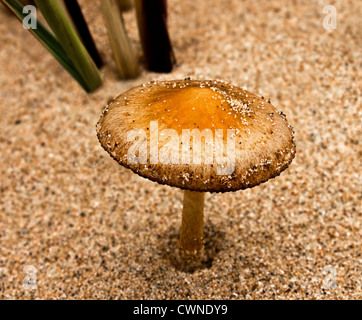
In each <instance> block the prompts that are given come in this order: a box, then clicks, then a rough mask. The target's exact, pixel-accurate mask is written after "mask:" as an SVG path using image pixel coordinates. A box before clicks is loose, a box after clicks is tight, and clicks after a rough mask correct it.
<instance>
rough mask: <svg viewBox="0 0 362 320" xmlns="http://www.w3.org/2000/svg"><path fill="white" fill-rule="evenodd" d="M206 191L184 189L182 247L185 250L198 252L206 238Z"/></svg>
mask: <svg viewBox="0 0 362 320" xmlns="http://www.w3.org/2000/svg"><path fill="white" fill-rule="evenodd" d="M204 197H205V193H204V192H195V191H188V190H185V191H184V200H183V210H182V224H181V235H180V248H181V250H182V251H183V252H190V253H198V252H200V251H201V249H202V248H203V238H204V230H203V227H204Z"/></svg>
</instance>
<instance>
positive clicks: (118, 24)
mask: <svg viewBox="0 0 362 320" xmlns="http://www.w3.org/2000/svg"><path fill="white" fill-rule="evenodd" d="M101 7H102V12H103V17H104V22H105V25H106V28H107V31H108V37H109V41H110V44H111V48H112V52H113V56H114V60H115V62H116V67H117V70H118V73H119V76H120V77H121V78H122V79H129V78H135V77H137V76H138V74H139V68H138V61H137V58H136V56H135V54H134V52H133V50H132V47H131V44H130V42H129V39H128V36H127V31H126V28H125V26H124V24H123V19H122V14H121V11H120V9H119V6H118V0H102V2H101Z"/></svg>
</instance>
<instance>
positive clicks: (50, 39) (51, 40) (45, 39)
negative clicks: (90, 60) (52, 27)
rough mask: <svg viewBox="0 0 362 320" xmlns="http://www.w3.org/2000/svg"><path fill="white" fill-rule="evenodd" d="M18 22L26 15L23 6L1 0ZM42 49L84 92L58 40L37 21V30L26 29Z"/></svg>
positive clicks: (13, 0)
mask: <svg viewBox="0 0 362 320" xmlns="http://www.w3.org/2000/svg"><path fill="white" fill-rule="evenodd" d="M1 2H2V3H3V4H4V5H5V6H7V7H8V8H9V9H10V10H11V11H12V12H13V13H14V14H15V15H16V16H17V17H18V19H19V20H20V21H23V19H24V17H25V16H27V14H23V5H22V4H21V3H20V2H19V1H18V0H1ZM28 30H29V31H30V32H31V33H32V34H33V35H34V36H35V37H36V38H37V39H38V40H39V42H40V43H41V44H42V45H44V47H45V48H46V49H47V50H48V51H49V52H50V53H51V54H52V55H53V57H54V58H55V59H56V60H57V61H58V62H59V63H60V64H61V65H62V66H63V68H64V69H65V70H67V71H68V72H69V73H70V75H71V76H72V77H73V78H74V79H75V80H76V81H77V82H78V83H79V84H80V85H81V86H82V88H83V89H84V90H86V91H88V90H87V84H86V83H85V82H84V81H83V79H82V76H81V75H80V73H79V72H78V71H77V69H76V68H75V66H74V65H73V63H72V61H71V60H69V58H68V57H67V54H66V52H65V51H64V50H63V48H62V47H61V46H60V44H59V42H58V40H57V39H56V38H55V37H54V36H53V35H52V34H51V33H50V32H49V31H48V29H47V28H46V27H45V26H44V25H43V24H42V23H41V22H40V21H37V29H28Z"/></svg>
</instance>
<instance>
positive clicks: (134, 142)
mask: <svg viewBox="0 0 362 320" xmlns="http://www.w3.org/2000/svg"><path fill="white" fill-rule="evenodd" d="M97 135H98V139H99V141H100V143H101V145H102V147H103V148H104V149H105V150H106V151H107V152H108V153H109V154H110V155H111V157H112V158H113V159H115V160H116V161H117V162H118V163H119V164H121V165H122V166H124V167H126V168H129V169H131V170H132V171H133V172H135V173H137V174H138V175H140V176H142V177H144V178H148V179H150V180H152V181H156V182H158V183H160V184H165V185H169V186H172V187H177V188H180V189H183V190H184V199H183V211H182V223H181V234H180V248H181V249H182V252H186V253H190V252H191V253H197V252H200V251H201V249H202V248H203V212H204V194H205V192H211V193H212V192H228V191H237V190H240V189H246V188H251V187H254V186H257V185H259V184H261V183H263V182H266V181H267V180H269V179H270V178H274V177H276V176H278V175H279V174H280V173H281V172H282V171H283V170H285V169H286V168H287V167H288V166H289V164H290V163H291V161H292V160H293V158H294V156H295V143H294V141H293V129H292V127H291V126H290V125H289V124H288V123H287V120H286V117H285V115H284V114H283V113H282V112H278V111H277V110H276V109H275V108H274V107H273V106H272V105H271V104H270V101H266V100H265V99H264V98H263V97H262V98H260V97H258V96H257V95H255V94H253V93H250V92H248V91H246V90H243V89H241V88H238V87H235V86H233V85H231V84H229V83H227V82H224V81H219V80H207V81H206V80H203V81H201V80H190V79H189V78H188V79H185V80H175V81H151V82H149V83H147V84H144V85H141V86H138V87H135V88H132V89H130V90H129V91H127V92H125V93H123V94H121V95H120V96H118V97H117V98H115V99H114V100H113V101H112V102H110V103H109V104H108V105H107V107H106V108H105V109H104V111H103V113H102V115H101V117H100V120H99V122H98V123H97ZM203 142H204V143H203ZM225 154H226V156H225Z"/></svg>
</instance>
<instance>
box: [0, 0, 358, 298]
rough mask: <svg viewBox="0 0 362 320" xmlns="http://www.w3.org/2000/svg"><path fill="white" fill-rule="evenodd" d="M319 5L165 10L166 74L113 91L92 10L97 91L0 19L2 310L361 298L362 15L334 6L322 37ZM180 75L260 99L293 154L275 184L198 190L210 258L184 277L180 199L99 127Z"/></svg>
mask: <svg viewBox="0 0 362 320" xmlns="http://www.w3.org/2000/svg"><path fill="white" fill-rule="evenodd" d="M327 4H328V3H327V2H324V1H273V0H267V1H249V0H246V1H217V0H207V1H191V0H183V1H175V0H170V1H169V24H170V26H169V27H170V34H171V36H172V40H173V44H174V50H175V54H176V57H177V59H178V64H177V66H176V68H175V69H174V71H173V72H172V73H171V74H155V73H150V72H148V71H145V70H143V72H142V74H141V75H140V77H138V78H137V79H135V80H130V81H120V80H119V79H118V78H117V74H116V71H115V65H114V63H113V61H112V57H111V52H110V49H109V44H108V39H107V36H106V30H105V26H104V23H103V21H102V17H101V15H100V10H99V1H84V0H83V1H81V5H82V8H83V9H84V12H85V13H86V15H87V19H88V20H89V22H90V25H91V30H92V32H93V34H94V36H95V39H96V42H97V45H98V46H99V48H100V51H101V54H102V56H103V57H104V60H105V63H106V65H105V67H104V68H103V69H102V73H103V75H104V85H103V86H102V87H101V88H100V89H99V90H98V91H96V92H95V93H92V94H86V93H84V92H83V91H82V89H81V88H80V87H79V86H78V85H77V84H76V83H75V81H74V80H73V79H72V78H71V77H70V76H69V75H68V74H67V73H66V72H65V71H64V70H63V69H62V68H61V67H60V66H59V65H58V63H57V62H56V61H55V60H54V59H53V58H52V56H51V55H50V54H49V53H48V52H46V51H45V50H44V48H43V47H42V46H41V45H40V44H39V43H38V42H36V41H35V40H34V38H33V37H32V36H31V35H30V33H28V32H27V31H25V30H24V29H23V28H22V27H21V24H20V23H19V22H18V21H17V20H16V19H14V18H12V17H11V16H9V15H8V14H7V13H6V12H5V11H4V10H2V9H0V19H1V21H2V23H1V24H0V59H1V63H0V85H1V89H0V96H1V98H0V111H1V117H0V128H1V130H0V149H1V153H0V171H1V182H0V183H1V185H0V187H1V197H0V298H1V299H86V298H87V299H361V298H362V287H361V275H362V267H361V265H362V256H361V253H362V248H361V236H362V228H361V222H362V216H361V191H362V190H361V177H360V174H361V154H362V149H361V144H360V137H361V134H362V132H361V127H362V126H361V88H362V81H361V66H362V56H361V48H362V38H361V33H360V30H361V6H360V5H359V3H358V1H333V4H334V5H335V6H336V8H337V19H338V20H337V29H336V30H333V31H331V32H328V31H326V30H325V29H324V28H323V24H322V23H323V19H324V17H325V14H324V13H323V12H322V10H323V7H324V6H325V5H327ZM125 18H126V19H125V20H126V24H127V28H128V29H129V30H130V37H131V41H132V45H133V46H134V48H135V50H136V52H137V54H138V55H139V56H140V55H141V52H140V51H141V49H140V45H139V41H138V34H137V30H136V22H135V19H134V13H133V12H130V13H127V14H126V16H125ZM185 77H191V78H194V79H198V78H200V79H222V80H227V81H231V82H232V83H233V84H235V85H237V86H240V87H244V88H247V89H248V90H249V91H251V92H255V93H257V94H259V95H263V96H264V97H266V98H270V99H271V102H272V104H273V105H274V106H276V107H277V108H278V109H279V110H282V111H283V112H284V113H285V114H286V115H287V118H288V121H289V122H290V123H291V124H292V126H293V127H294V129H295V135H296V143H297V155H296V158H295V159H294V161H293V163H292V164H291V165H290V167H289V169H287V170H286V171H285V172H283V173H282V174H281V176H279V177H277V178H275V179H272V180H270V181H268V182H267V183H265V184H263V185H261V186H258V187H255V188H252V189H248V190H244V191H238V192H232V193H226V194H206V205H205V252H206V256H207V259H206V260H205V261H204V263H203V264H202V266H201V267H200V268H198V269H194V270H191V271H190V270H187V269H185V268H184V267H182V266H181V265H179V264H178V262H177V261H178V260H177V254H176V252H177V251H176V250H175V248H176V247H177V241H178V237H179V232H180V229H179V228H180V224H181V210H182V191H180V190H178V189H175V188H171V187H167V186H161V185H158V184H156V183H154V182H150V181H148V180H146V179H143V178H140V177H138V176H136V175H135V174H133V173H132V172H131V171H129V170H127V169H125V168H122V167H120V166H119V165H118V164H116V163H115V162H114V161H113V160H112V159H111V158H110V157H109V155H108V154H107V153H106V152H105V151H104V150H103V149H102V148H101V146H100V144H99V142H98V140H97V137H96V131H95V124H96V122H97V120H98V118H99V115H100V113H101V111H102V109H103V107H104V106H105V105H106V103H107V101H108V100H109V99H110V98H112V97H114V96H116V95H118V94H119V93H121V92H123V91H125V90H127V89H129V88H131V87H133V86H135V85H138V84H141V83H145V82H147V81H149V80H156V79H182V78H185ZM26 266H33V267H34V268H35V269H34V270H36V272H37V273H36V287H37V288H36V289H32V290H31V289H27V288H26V286H25V287H24V286H23V280H24V277H25V276H26V275H25V274H24V273H23V269H24V267H26Z"/></svg>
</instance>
